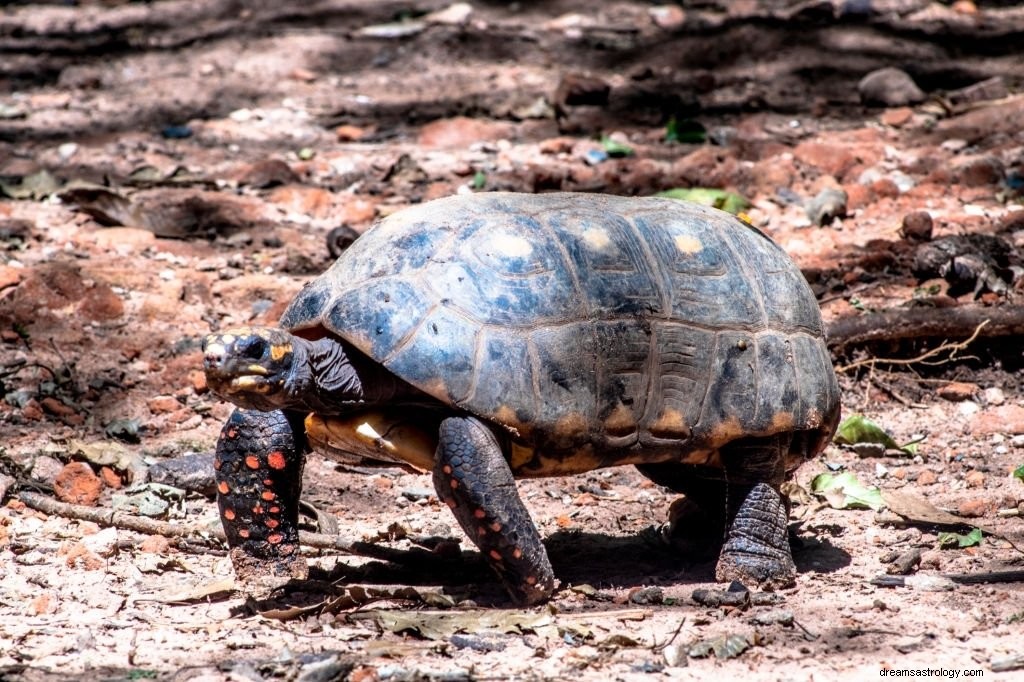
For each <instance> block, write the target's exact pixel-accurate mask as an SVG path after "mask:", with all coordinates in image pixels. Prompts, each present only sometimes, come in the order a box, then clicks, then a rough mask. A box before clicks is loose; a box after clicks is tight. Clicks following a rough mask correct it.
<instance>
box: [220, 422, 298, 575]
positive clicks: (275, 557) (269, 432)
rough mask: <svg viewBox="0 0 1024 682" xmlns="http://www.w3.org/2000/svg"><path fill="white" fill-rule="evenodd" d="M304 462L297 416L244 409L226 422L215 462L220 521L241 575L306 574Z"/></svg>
mask: <svg viewBox="0 0 1024 682" xmlns="http://www.w3.org/2000/svg"><path fill="white" fill-rule="evenodd" d="M293 422H294V423H293ZM304 461H305V435H304V432H303V428H302V424H301V422H300V421H299V418H298V417H295V418H289V415H287V414H286V413H284V412H282V411H281V410H275V411H273V412H261V411H259V410H245V409H241V408H239V409H236V410H235V411H234V412H232V413H231V416H230V417H229V418H228V420H227V422H225V424H224V428H223V429H222V430H221V434H220V440H218V441H217V454H216V457H215V459H214V464H213V467H214V470H215V478H216V480H217V506H218V507H219V509H220V519H221V524H222V525H223V526H224V534H225V535H226V536H227V539H228V546H229V547H230V548H231V563H232V564H233V565H234V568H235V573H236V575H237V576H238V577H239V578H240V579H241V580H243V581H257V582H258V581H259V580H260V579H261V578H264V577H271V576H281V577H294V578H304V577H306V561H305V559H303V558H302V555H301V554H300V553H299V528H298V519H299V494H300V491H301V488H302V467H303V464H304Z"/></svg>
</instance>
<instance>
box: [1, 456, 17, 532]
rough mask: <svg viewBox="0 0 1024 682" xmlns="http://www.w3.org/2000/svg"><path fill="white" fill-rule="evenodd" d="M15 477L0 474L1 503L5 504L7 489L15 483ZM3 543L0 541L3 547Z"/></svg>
mask: <svg viewBox="0 0 1024 682" xmlns="http://www.w3.org/2000/svg"><path fill="white" fill-rule="evenodd" d="M14 483H15V479H14V477H13V476H8V475H7V474H0V504H3V501H4V498H6V497H7V491H8V490H10V488H11V486H12V485H14ZM2 545H3V543H0V547H2Z"/></svg>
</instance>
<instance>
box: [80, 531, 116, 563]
mask: <svg viewBox="0 0 1024 682" xmlns="http://www.w3.org/2000/svg"><path fill="white" fill-rule="evenodd" d="M82 544H83V545H85V548H86V549H88V550H89V551H90V552H92V553H93V554H95V555H97V556H101V557H103V558H109V557H112V556H114V555H115V554H117V528H104V529H103V530H101V531H100V532H98V533H93V534H92V535H86V536H85V537H83V538H82Z"/></svg>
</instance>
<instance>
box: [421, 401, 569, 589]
mask: <svg viewBox="0 0 1024 682" xmlns="http://www.w3.org/2000/svg"><path fill="white" fill-rule="evenodd" d="M434 487H435V488H437V494H438V496H439V497H440V498H441V499H442V500H443V501H444V502H445V503H446V504H447V505H448V506H449V507H451V509H452V512H454V514H455V518H456V519H458V521H459V525H461V526H462V529H463V530H464V531H466V534H467V535H469V537H470V538H471V539H472V540H473V542H475V543H476V545H477V547H479V548H480V551H481V552H482V553H483V555H484V556H485V557H486V559H487V561H488V563H490V565H491V567H492V568H493V569H494V571H495V572H496V573H497V574H498V577H499V578H500V579H501V581H502V583H504V585H505V588H506V589H507V590H508V592H509V594H511V595H512V598H513V599H514V600H515V601H516V602H518V603H520V604H536V603H539V602H542V601H545V600H546V599H548V597H550V596H551V593H552V592H553V591H554V589H555V575H554V571H552V570H551V563H550V562H549V561H548V554H547V551H546V550H545V549H544V545H543V544H541V541H540V534H539V533H538V532H537V528H536V526H534V525H533V521H532V520H531V519H530V514H529V512H527V511H526V507H524V506H523V502H522V500H520V499H519V493H518V492H517V491H516V484H515V481H514V480H513V478H512V471H511V470H510V469H509V466H508V462H507V461H506V460H505V456H504V455H503V454H502V451H501V446H500V445H499V444H498V441H497V439H496V438H495V436H494V433H493V432H492V431H491V430H490V429H489V428H487V427H486V426H484V424H482V423H481V422H480V421H478V420H476V419H474V418H472V417H451V418H449V419H445V420H444V421H443V422H441V427H440V440H439V442H438V446H437V462H436V464H435V466H434Z"/></svg>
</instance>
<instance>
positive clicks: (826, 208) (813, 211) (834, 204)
mask: <svg viewBox="0 0 1024 682" xmlns="http://www.w3.org/2000/svg"><path fill="white" fill-rule="evenodd" d="M806 210H807V217H808V218H810V219H811V222H812V223H814V224H815V225H829V224H831V222H832V221H833V220H834V219H835V218H843V217H845V216H846V192H844V191H843V190H841V189H835V188H833V187H826V188H825V189H823V190H821V191H820V192H819V193H818V194H817V195H816V196H815V197H814V198H813V199H811V200H810V201H808V202H807V206H806Z"/></svg>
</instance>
